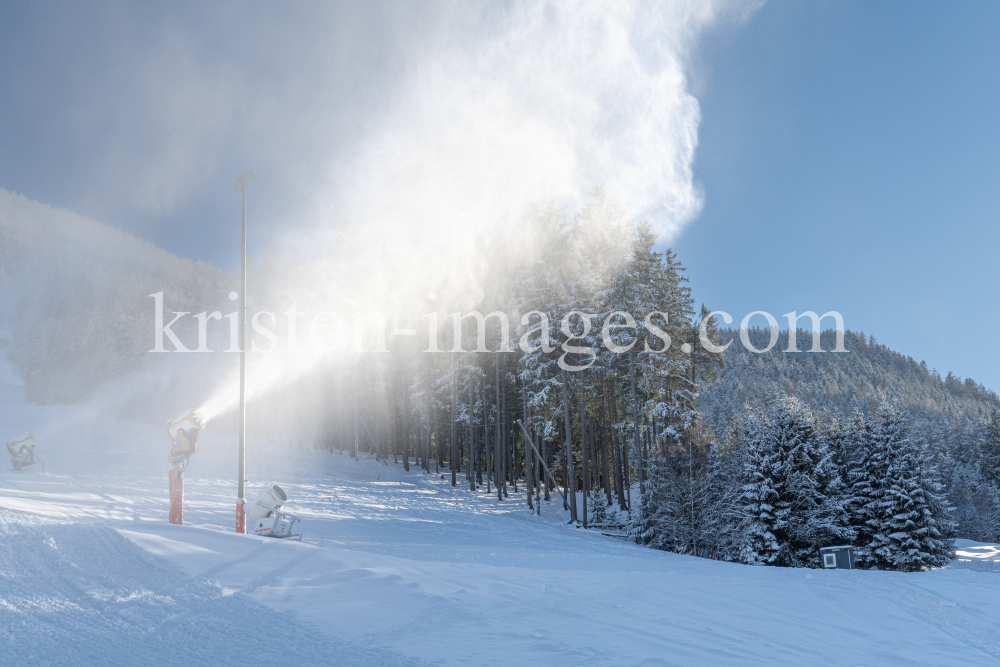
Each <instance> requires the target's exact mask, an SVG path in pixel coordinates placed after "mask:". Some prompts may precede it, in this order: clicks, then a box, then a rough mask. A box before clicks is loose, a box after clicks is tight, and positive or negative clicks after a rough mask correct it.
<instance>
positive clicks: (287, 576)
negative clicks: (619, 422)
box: [0, 425, 1000, 667]
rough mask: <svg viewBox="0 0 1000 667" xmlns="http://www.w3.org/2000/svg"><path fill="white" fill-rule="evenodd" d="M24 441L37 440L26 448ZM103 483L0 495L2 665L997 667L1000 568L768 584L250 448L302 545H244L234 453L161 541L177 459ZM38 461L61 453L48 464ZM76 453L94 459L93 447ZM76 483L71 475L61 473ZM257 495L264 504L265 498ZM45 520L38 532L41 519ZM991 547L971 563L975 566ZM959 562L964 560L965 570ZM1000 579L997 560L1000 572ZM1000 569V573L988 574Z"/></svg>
mask: <svg viewBox="0 0 1000 667" xmlns="http://www.w3.org/2000/svg"><path fill="white" fill-rule="evenodd" d="M22 430H23V429H22ZM117 432H118V433H128V434H129V437H130V438H134V442H136V443H141V444H136V445H135V447H133V448H131V449H129V448H120V449H116V451H117V452H118V454H116V455H115V456H114V457H113V458H112V459H110V460H108V461H107V463H106V468H107V472H106V473H105V474H102V475H96V474H94V473H93V472H92V469H93V466H92V465H88V464H87V462H88V461H89V462H93V460H94V458H93V456H94V454H93V449H92V447H93V443H92V442H91V441H77V442H74V441H73V440H72V439H65V440H62V441H59V443H58V444H57V441H56V440H53V441H51V442H50V444H49V445H48V446H47V448H46V449H45V450H43V446H42V445H39V453H40V454H41V455H42V456H43V458H46V459H47V468H46V469H47V470H48V471H49V472H46V473H44V474H43V473H41V472H35V473H16V474H15V473H12V472H10V471H9V469H7V470H5V471H4V472H2V473H0V506H2V507H6V508H10V509H12V510H17V512H12V511H0V535H2V538H0V544H2V547H0V600H2V602H0V636H2V637H3V639H4V640H5V641H4V645H5V646H7V647H9V648H7V649H6V650H5V652H4V654H3V659H2V660H0V662H4V663H5V664H26V665H27V664H66V665H69V664H90V665H104V664H107V665H112V664H115V665H123V664H136V665H139V664H142V665H171V664H178V665H180V664H184V665H214V664H237V663H238V664H243V665H246V664H269V665H283V664H290V665H291V664H294V665H311V664H331V665H355V664H356V665H405V664H423V663H428V664H445V665H450V664H454V665H470V664H475V665H505V666H510V665H526V664H530V663H533V662H539V663H544V664H551V665H576V666H585V665H616V666H617V665H647V666H652V665H657V666H661V665H844V664H851V665H957V666H961V667H969V666H970V665H991V664H996V661H997V660H998V659H1000V602H998V599H1000V596H998V593H1000V575H998V574H997V573H996V569H998V568H1000V563H987V561H990V560H991V559H990V557H989V556H987V555H983V557H982V558H979V560H978V561H976V562H975V563H974V564H973V565H975V567H976V568H977V569H986V568H988V567H991V568H992V569H993V570H994V571H976V569H972V568H963V567H962V566H964V565H967V564H968V563H965V562H963V561H958V562H957V563H956V566H954V567H951V568H946V569H943V570H938V571H933V572H927V573H920V574H901V573H890V572H861V571H853V572H847V571H817V570H791V569H778V568H753V567H748V566H743V565H736V564H729V563H719V562H713V561H707V560H702V559H697V558H692V557H686V556H679V555H675V554H668V553H662V552H656V551H651V550H649V549H645V548H641V547H638V546H636V545H633V544H629V543H626V542H622V541H620V540H617V539H614V538H610V537H605V536H602V535H601V534H600V533H599V532H597V531H584V530H582V529H580V528H575V527H572V526H568V525H566V523H565V513H564V512H563V511H562V510H561V507H560V504H559V503H557V502H553V503H551V504H546V506H545V507H544V509H543V512H542V517H541V518H539V517H537V516H534V515H532V514H529V513H528V510H527V509H526V507H525V504H524V495H523V491H522V493H519V494H516V495H514V494H512V496H511V499H510V500H509V501H506V502H504V503H502V504H500V503H497V501H496V500H495V498H494V497H492V496H487V494H486V493H485V491H483V492H481V493H477V494H472V493H471V492H469V491H468V490H467V489H465V488H461V487H460V488H458V489H452V488H451V486H450V484H449V483H448V480H446V479H445V480H442V479H441V478H440V476H438V475H426V474H423V473H421V472H419V471H418V470H419V469H417V468H416V467H415V466H414V470H413V471H412V472H409V473H407V472H404V471H403V470H402V469H401V466H400V467H393V466H389V467H386V466H382V465H380V464H377V463H376V462H374V461H371V460H362V461H361V462H355V461H353V460H351V459H349V458H347V457H345V456H340V455H339V454H336V453H334V454H329V453H326V452H323V451H315V450H308V449H297V448H291V449H290V448H280V447H272V446H268V445H264V444H254V443H252V447H251V452H250V454H249V462H248V469H249V474H250V476H251V479H252V480H254V481H257V482H264V481H265V480H266V481H267V482H272V481H273V482H277V483H279V484H281V485H282V486H283V487H284V488H285V489H286V491H287V492H288V495H289V508H290V509H292V510H293V511H295V512H297V513H299V514H300V515H301V516H302V517H303V520H302V524H301V527H302V532H303V533H304V534H305V540H304V542H303V543H301V544H300V543H297V542H281V541H276V540H269V539H266V538H256V537H247V536H239V535H236V534H234V533H232V532H231V526H232V522H233V502H234V498H233V496H234V495H235V483H234V481H233V480H234V477H235V476H234V475H233V474H232V472H233V471H232V470H230V469H231V468H234V467H235V466H234V465H233V464H234V456H233V452H234V443H233V442H232V438H231V437H215V438H211V437H206V438H205V439H204V440H205V447H204V451H203V453H202V454H200V455H198V456H196V457H195V458H194V459H193V460H192V463H191V466H190V468H189V470H188V473H187V475H186V500H187V503H186V509H185V519H186V523H187V525H185V526H183V527H181V526H171V525H168V524H167V523H166V514H167V492H166V465H165V463H164V461H165V447H166V438H165V436H162V435H161V434H159V433H158V431H157V430H156V429H151V428H150V429H147V428H144V427H128V426H127V425H121V426H120V427H119V429H118V431H117ZM42 442H43V444H44V441H42ZM81 442H83V444H81ZM63 462H68V463H66V464H65V465H64V464H63ZM261 486H262V484H261V483H257V484H254V483H251V491H252V490H254V489H259V488H260V487H261ZM26 513H30V514H26ZM997 553H1000V552H998V547H997V546H996V545H977V544H976V543H968V542H964V543H961V553H960V556H961V555H962V554H968V555H969V559H968V560H970V561H971V560H972V559H973V558H977V557H978V556H979V555H981V554H997ZM963 558H964V557H963ZM998 559H1000V557H995V558H992V560H993V561H996V560H998ZM993 565H995V566H996V567H992V566H993Z"/></svg>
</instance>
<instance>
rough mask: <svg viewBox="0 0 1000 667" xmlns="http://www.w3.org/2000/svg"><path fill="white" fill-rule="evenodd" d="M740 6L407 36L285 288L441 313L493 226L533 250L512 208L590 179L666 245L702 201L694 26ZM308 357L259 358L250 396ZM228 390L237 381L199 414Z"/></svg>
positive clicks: (472, 275) (485, 260)
mask: <svg viewBox="0 0 1000 667" xmlns="http://www.w3.org/2000/svg"><path fill="white" fill-rule="evenodd" d="M740 7H743V5H736V4H734V3H712V2H701V1H696V2H674V3H652V2H644V1H640V0H637V1H633V2H605V3H555V2H531V3H524V2H518V3H512V4H510V5H505V6H504V7H503V8H497V7H492V8H488V9H482V8H478V9H470V8H456V10H455V12H454V15H453V16H452V17H451V18H450V20H448V21H446V22H443V23H441V24H438V25H435V26H434V27H433V28H432V29H431V30H430V32H429V34H428V35H426V36H425V40H424V41H423V42H421V43H420V46H419V47H414V49H413V53H412V54H411V55H412V65H411V67H410V71H409V72H408V73H407V82H406V84H405V85H404V86H402V88H401V90H402V92H401V93H400V94H399V95H398V96H397V97H396V98H395V100H396V101H395V102H394V103H393V104H392V105H390V106H389V108H387V109H386V110H384V111H383V112H382V113H381V115H380V116H379V117H377V118H375V119H373V120H372V127H373V128H374V129H373V130H372V131H371V132H369V133H368V134H366V135H364V136H363V138H362V140H361V141H359V142H358V145H357V147H356V148H355V149H354V150H353V151H352V153H351V154H350V155H349V156H347V157H344V156H338V157H337V158H336V159H335V160H334V161H333V163H332V164H331V166H330V168H329V175H328V181H327V184H326V185H325V187H322V188H320V189H319V191H318V192H317V193H316V195H315V197H314V202H313V207H312V214H311V215H308V216H306V218H307V219H306V221H304V222H300V223H298V224H294V225H292V227H291V229H290V233H288V234H287V235H286V236H285V237H284V241H285V245H284V250H285V251H286V252H289V253H290V254H292V255H296V256H299V257H303V258H304V259H303V263H302V266H301V267H299V269H298V271H297V273H298V275H297V276H296V277H295V278H294V279H293V280H290V281H289V283H288V284H287V285H285V286H284V289H285V291H286V293H287V294H289V295H290V296H289V300H291V299H293V298H294V299H296V300H297V302H298V303H299V305H300V306H301V305H302V304H303V303H304V302H309V303H311V304H312V305H313V307H314V308H315V309H316V310H317V311H318V310H330V311H334V312H340V313H350V312H359V311H363V310H370V309H378V310H381V311H382V312H384V313H386V315H387V319H390V320H394V321H395V320H409V321H413V320H415V319H416V318H417V317H419V315H418V313H420V314H422V313H426V312H427V310H426V308H428V307H430V306H431V304H429V302H428V301H427V299H426V295H427V293H428V291H429V290H434V291H435V292H437V293H438V294H439V295H440V299H439V300H438V301H437V302H436V303H435V304H433V306H436V307H437V309H438V311H439V312H440V313H441V314H442V315H445V314H446V313H448V312H450V311H452V310H454V309H456V308H460V307H469V306H470V305H472V304H474V303H476V302H477V301H478V300H479V299H480V297H481V295H482V287H483V286H482V284H481V278H482V276H483V275H484V274H485V273H487V272H488V271H489V270H490V267H491V264H493V262H494V260H495V259H496V258H495V253H496V248H497V238H498V237H499V236H503V238H504V241H503V243H504V245H506V246H508V247H507V248H505V251H506V252H508V253H510V252H515V253H520V254H522V255H527V254H530V250H531V249H530V247H528V246H529V241H528V239H527V238H525V237H524V236H518V235H516V234H515V235H512V230H513V229H514V228H515V225H514V223H515V221H516V220H517V219H518V218H519V216H523V215H524V214H525V213H526V212H527V211H528V209H529V208H530V207H531V206H532V205H533V204H537V203H540V202H546V201H549V202H553V203H555V204H556V205H557V206H559V207H563V208H565V209H566V211H567V213H569V214H572V212H573V211H574V210H575V209H576V208H577V207H578V206H580V205H582V204H584V203H585V202H586V200H587V198H588V196H589V192H590V191H591V189H592V188H593V187H594V186H597V185H600V186H602V187H603V188H604V189H605V191H606V192H607V194H608V195H609V196H610V197H611V198H612V199H613V200H615V201H616V202H617V203H618V204H619V205H621V206H622V207H623V208H624V209H625V210H626V211H628V213H629V214H630V215H633V216H635V217H637V218H646V219H648V220H649V222H650V224H651V226H652V228H653V230H654V231H655V232H656V233H657V235H658V236H659V237H660V239H661V241H664V242H668V241H670V240H671V239H672V238H674V236H675V235H676V234H677V233H678V232H679V231H680V230H681V229H682V228H683V227H684V225H686V224H687V223H688V222H689V221H690V220H691V219H692V218H693V217H694V216H695V215H696V214H697V213H698V212H699V210H700V208H701V205H702V198H701V194H700V192H699V190H698V188H697V186H696V184H695V183H694V180H693V176H692V170H691V165H692V160H693V157H694V152H695V148H696V146H697V137H698V123H699V107H698V102H697V100H696V99H695V98H694V97H693V96H692V95H691V93H690V92H689V91H688V90H687V83H686V73H685V68H686V66H687V63H688V60H689V57H690V52H691V49H692V47H693V46H694V43H695V40H696V39H697V37H698V35H699V33H700V32H701V31H702V30H703V29H704V28H705V27H706V26H708V25H709V24H711V23H712V22H713V21H714V20H715V19H716V18H717V17H718V15H719V14H720V13H723V12H726V11H731V10H733V9H734V8H740ZM491 242H492V243H491ZM486 248H489V250H484V249H486ZM421 308H424V310H421ZM314 363H315V359H309V358H302V357H301V356H298V357H289V356H288V355H281V354H272V355H267V356H264V357H259V358H257V359H254V360H253V361H252V362H251V374H250V378H251V379H250V381H249V387H250V389H249V391H250V394H251V395H253V394H255V393H257V392H258V391H260V390H262V389H263V388H264V387H268V388H270V387H274V386H275V385H276V383H280V382H283V381H288V380H291V379H293V378H295V377H297V376H299V375H301V374H302V373H304V372H308V371H309V370H310V368H312V366H313V365H314ZM258 378H259V379H258ZM233 380H235V378H233ZM261 382H263V384H261ZM235 400H236V391H235V388H234V386H233V385H232V384H230V385H229V386H226V387H225V388H224V389H222V390H220V392H219V393H218V394H217V395H216V396H214V397H213V398H212V399H211V400H210V401H209V402H208V404H206V405H204V406H202V411H203V413H205V414H206V416H208V415H211V414H213V413H216V412H221V411H224V410H225V409H228V407H230V406H233V405H235Z"/></svg>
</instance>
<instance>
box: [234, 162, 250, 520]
mask: <svg viewBox="0 0 1000 667" xmlns="http://www.w3.org/2000/svg"><path fill="white" fill-rule="evenodd" d="M253 178H254V176H253V172H252V171H248V172H247V173H245V174H243V175H242V176H240V180H239V181H238V182H237V183H236V185H235V186H233V187H234V188H236V189H237V190H242V191H243V250H242V255H241V262H240V264H241V274H242V276H241V280H242V287H241V288H240V417H239V419H240V453H239V463H238V468H239V470H238V477H237V479H238V482H237V491H236V532H237V533H246V532H247V518H246V510H245V509H244V505H245V504H246V452H247V448H246V445H247V400H246V397H247V394H246V389H247V346H246V340H247V183H249V182H250V181H252V180H253Z"/></svg>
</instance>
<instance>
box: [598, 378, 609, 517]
mask: <svg viewBox="0 0 1000 667" xmlns="http://www.w3.org/2000/svg"><path fill="white" fill-rule="evenodd" d="M601 384H602V385H605V384H606V383H605V382H602V383H601ZM604 389H606V387H603V388H602V391H601V408H600V410H601V414H600V420H601V478H602V483H603V484H604V495H605V496H606V497H607V501H608V506H609V507H610V506H611V472H610V470H609V464H610V458H611V456H610V448H611V438H610V437H609V436H608V420H607V416H606V414H605V410H604V406H605V405H606V404H607V402H608V399H607V393H608V392H607V391H605V390H604Z"/></svg>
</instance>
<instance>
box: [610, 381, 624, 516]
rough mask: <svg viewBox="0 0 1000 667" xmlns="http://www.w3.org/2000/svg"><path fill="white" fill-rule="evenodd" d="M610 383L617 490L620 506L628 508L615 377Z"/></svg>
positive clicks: (612, 441)
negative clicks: (618, 429)
mask: <svg viewBox="0 0 1000 667" xmlns="http://www.w3.org/2000/svg"><path fill="white" fill-rule="evenodd" d="M609 384H610V387H611V392H610V393H611V396H610V397H609V398H610V403H611V446H612V449H613V450H614V458H615V490H616V492H617V495H618V507H620V508H621V509H623V510H627V509H628V505H626V502H625V478H624V477H622V455H621V442H620V438H619V437H618V432H617V431H616V430H615V428H614V425H615V424H617V423H618V400H617V397H616V395H615V393H616V392H615V382H614V379H612V380H611V382H610V383H609Z"/></svg>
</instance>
